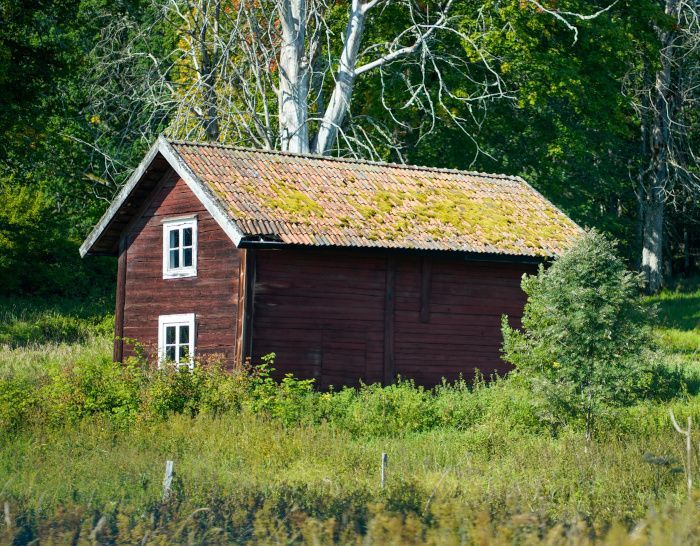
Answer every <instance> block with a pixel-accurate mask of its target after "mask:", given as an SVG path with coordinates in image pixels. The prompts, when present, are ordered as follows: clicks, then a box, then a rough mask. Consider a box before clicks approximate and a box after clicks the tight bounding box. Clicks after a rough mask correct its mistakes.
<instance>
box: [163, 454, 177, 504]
mask: <svg viewBox="0 0 700 546" xmlns="http://www.w3.org/2000/svg"><path fill="white" fill-rule="evenodd" d="M174 468H175V463H174V462H173V461H165V477H164V478H163V502H166V501H167V500H168V499H169V498H170V488H171V486H172V484H173V474H174V472H173V469H174Z"/></svg>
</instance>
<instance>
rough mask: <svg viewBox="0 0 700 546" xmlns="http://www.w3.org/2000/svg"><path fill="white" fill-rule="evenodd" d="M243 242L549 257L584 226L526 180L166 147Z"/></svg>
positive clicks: (195, 146) (205, 146)
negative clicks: (221, 210)
mask: <svg viewBox="0 0 700 546" xmlns="http://www.w3.org/2000/svg"><path fill="white" fill-rule="evenodd" d="M171 145H172V147H173V148H174V150H175V151H176V152H177V153H178V154H179V155H180V157H181V158H182V160H183V161H184V163H185V164H186V165H187V166H188V167H189V169H190V170H191V171H192V172H193V174H194V175H195V176H196V177H197V178H198V179H199V180H200V181H201V182H202V183H203V184H205V185H207V186H208V187H209V188H210V189H211V191H212V193H213V194H214V195H215V196H216V197H217V198H218V200H219V201H220V203H221V205H222V207H223V208H224V209H225V210H226V211H227V213H228V214H229V215H230V217H231V220H233V221H234V222H235V224H236V225H237V226H238V229H239V230H240V231H241V232H242V234H243V236H244V237H250V238H256V237H262V238H265V239H272V240H277V241H280V242H283V243H287V244H298V245H312V246H340V247H343V246H346V247H379V248H404V249H422V250H451V251H462V252H475V253H489V254H504V255H514V256H539V257H549V256H555V255H557V254H559V253H561V252H562V251H563V250H565V249H566V248H567V247H568V246H569V245H570V244H571V242H572V241H573V240H574V239H575V238H576V237H577V236H578V235H579V234H580V233H581V229H580V228H579V227H578V226H577V225H576V224H575V223H574V222H573V221H572V220H571V219H569V218H568V217H567V216H566V215H565V214H564V213H563V212H561V211H560V210H559V209H557V208H556V207H555V206H554V205H553V204H552V203H550V202H549V201H548V200H547V199H545V198H544V197H543V196H542V195H541V194H539V193H538V192H537V191H535V190H534V189H533V188H532V187H531V186H530V185H529V184H527V183H526V182H525V181H524V180H523V179H521V178H518V177H513V176H506V175H495V174H484V173H475V172H465V171H457V170H450V169H436V168H427V167H416V166H409V165H397V164H389V163H374V162H368V161H361V160H349V159H333V158H328V157H320V156H309V155H298V154H289V153H281V152H271V151H261V150H250V149H242V148H234V147H227V146H222V145H211V144H198V143H189V142H179V141H173V142H171Z"/></svg>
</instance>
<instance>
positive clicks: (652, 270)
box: [642, 0, 678, 293]
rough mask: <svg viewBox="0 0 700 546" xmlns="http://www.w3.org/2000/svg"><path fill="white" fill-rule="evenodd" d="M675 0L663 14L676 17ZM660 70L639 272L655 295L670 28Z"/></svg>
mask: <svg viewBox="0 0 700 546" xmlns="http://www.w3.org/2000/svg"><path fill="white" fill-rule="evenodd" d="M677 11H678V0H666V9H665V12H666V14H667V15H669V16H671V17H674V18H675V17H676V16H677ZM660 37H661V68H660V69H659V71H658V72H657V73H656V81H655V85H654V95H655V96H654V114H653V121H652V128H651V135H650V136H651V149H650V152H651V170H650V173H649V175H648V176H649V179H648V183H647V188H646V192H645V194H646V195H645V196H644V233H643V240H642V271H643V272H644V275H645V278H646V288H647V291H648V292H651V293H654V292H657V291H658V290H659V289H660V288H661V286H662V285H663V280H664V274H663V269H664V268H663V259H664V257H663V247H664V231H663V227H664V205H665V201H666V190H667V189H668V188H669V186H670V183H669V173H670V172H669V164H668V152H669V147H670V146H671V142H670V139H671V116H672V111H673V102H674V101H673V97H672V92H671V77H672V74H671V68H672V62H673V40H674V38H675V32H674V31H673V30H671V29H668V30H663V31H662V32H661V35H660Z"/></svg>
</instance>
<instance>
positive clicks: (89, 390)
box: [42, 357, 143, 424]
mask: <svg viewBox="0 0 700 546" xmlns="http://www.w3.org/2000/svg"><path fill="white" fill-rule="evenodd" d="M142 382H143V370H141V368H140V367H139V366H136V365H127V366H122V365H121V364H117V363H114V362H112V360H111V359H110V358H107V357H103V358H101V359H95V360H92V359H91V360H81V361H77V362H76V363H74V364H72V365H69V366H66V367H64V368H62V369H60V370H58V371H57V372H55V373H54V374H53V376H52V377H51V380H50V381H49V382H48V384H47V385H45V386H44V388H43V390H42V399H43V400H42V401H43V404H44V407H43V408H42V410H43V412H44V413H45V416H46V418H47V419H48V420H49V422H52V423H54V424H63V423H66V422H77V421H80V420H81V419H83V418H85V417H88V416H91V415H96V414H105V415H108V416H110V417H113V418H114V419H115V420H116V421H117V422H119V423H121V424H128V423H130V422H132V421H133V420H134V419H135V418H136V415H137V414H138V411H139V408H140V406H141V393H140V387H141V385H142Z"/></svg>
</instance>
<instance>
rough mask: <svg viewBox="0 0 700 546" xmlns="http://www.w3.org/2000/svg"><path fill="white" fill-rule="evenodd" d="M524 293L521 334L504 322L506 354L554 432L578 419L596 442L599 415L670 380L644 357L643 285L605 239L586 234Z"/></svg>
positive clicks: (526, 281)
mask: <svg viewBox="0 0 700 546" xmlns="http://www.w3.org/2000/svg"><path fill="white" fill-rule="evenodd" d="M522 287H523V290H524V291H525V293H526V294H527V295H528V301H527V304H526V306H525V311H524V315H523V319H522V325H523V330H522V331H519V330H515V329H513V328H511V327H510V326H509V325H508V321H507V317H504V318H503V337H504V342H503V355H504V359H505V360H507V361H508V362H511V363H512V364H514V365H515V366H516V367H517V369H518V370H519V371H520V372H521V373H522V374H524V375H525V377H527V378H528V380H529V381H530V384H531V386H532V387H533V391H534V392H535V393H536V394H537V395H538V397H539V399H540V400H541V401H542V410H543V417H544V418H545V419H546V420H548V421H550V423H551V424H552V426H553V427H555V428H556V427H558V426H561V424H562V423H563V422H567V421H572V420H573V421H575V420H579V419H580V420H582V421H583V422H584V423H585V427H586V431H587V436H588V437H589V438H590V435H591V433H592V426H593V421H594V417H595V416H596V415H598V414H599V413H601V412H604V411H605V410H606V408H607V407H609V406H615V405H620V404H630V403H633V402H634V401H636V400H639V399H641V398H643V397H644V396H648V395H649V394H650V393H653V392H656V391H657V390H658V389H659V387H660V385H659V382H664V381H666V379H668V378H664V377H662V376H660V375H659V372H660V371H661V370H660V369H659V368H658V367H655V366H653V365H651V363H650V362H649V360H648V359H647V358H645V357H646V356H648V354H649V348H650V347H651V345H652V343H651V338H650V329H649V327H648V326H647V324H648V319H649V314H648V313H647V312H646V310H645V308H644V306H643V305H642V301H641V299H640V297H639V287H640V278H639V277H638V276H637V275H634V274H632V273H630V272H629V271H627V269H626V268H625V266H624V264H623V262H622V260H621V259H620V258H619V257H618V256H617V255H616V253H615V246H614V244H613V243H612V242H611V241H610V240H608V239H607V238H606V237H605V236H603V235H601V234H600V233H598V232H596V231H589V232H587V233H586V234H585V235H583V236H582V237H581V238H580V239H579V241H578V242H577V243H576V244H575V245H574V246H573V247H572V248H571V249H570V250H568V251H567V252H566V253H564V254H563V255H562V256H560V257H558V258H557V259H555V260H554V263H553V264H552V265H551V267H549V268H547V269H545V268H544V267H543V266H540V269H539V271H538V273H537V274H536V275H532V276H527V275H526V276H525V277H524V278H523V281H522Z"/></svg>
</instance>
